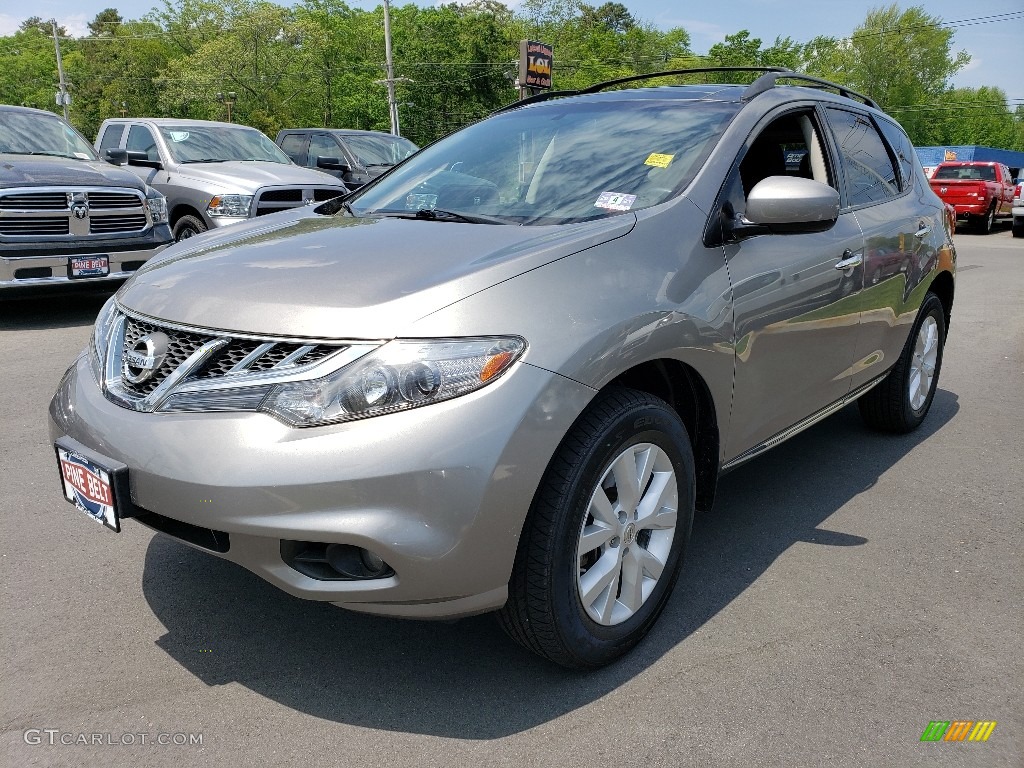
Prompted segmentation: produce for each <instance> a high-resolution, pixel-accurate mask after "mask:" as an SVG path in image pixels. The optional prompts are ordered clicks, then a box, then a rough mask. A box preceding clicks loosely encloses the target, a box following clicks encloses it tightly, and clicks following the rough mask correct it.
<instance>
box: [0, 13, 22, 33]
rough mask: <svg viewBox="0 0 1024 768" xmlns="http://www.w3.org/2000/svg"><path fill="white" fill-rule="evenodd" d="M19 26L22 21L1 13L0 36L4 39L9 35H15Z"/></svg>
mask: <svg viewBox="0 0 1024 768" xmlns="http://www.w3.org/2000/svg"><path fill="white" fill-rule="evenodd" d="M19 24H21V21H19V20H18V19H16V18H14V17H13V16H8V15H7V14H6V13H0V35H3V36H4V37H6V36H7V35H13V34H14V33H15V32H17V31H18V25H19Z"/></svg>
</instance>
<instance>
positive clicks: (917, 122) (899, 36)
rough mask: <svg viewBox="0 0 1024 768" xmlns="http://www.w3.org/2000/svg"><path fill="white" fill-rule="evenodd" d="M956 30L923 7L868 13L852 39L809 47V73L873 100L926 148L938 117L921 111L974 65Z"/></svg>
mask: <svg viewBox="0 0 1024 768" xmlns="http://www.w3.org/2000/svg"><path fill="white" fill-rule="evenodd" d="M952 44H953V30H951V29H947V28H945V27H943V26H942V19H940V18H939V17H937V16H932V15H930V14H928V13H927V12H926V11H925V10H924V8H923V7H922V6H919V5H917V6H913V7H911V8H908V9H907V10H905V11H901V10H900V8H899V6H897V5H895V4H893V5H890V6H887V7H884V8H874V9H872V10H870V11H869V12H868V15H867V17H866V18H865V19H864V22H863V24H861V25H860V26H858V27H857V28H856V29H855V30H854V32H853V34H852V35H851V36H850V37H849V38H846V39H843V40H840V39H836V38H828V37H819V38H815V39H814V40H812V41H811V42H810V43H809V44H808V45H807V46H806V47H805V49H804V54H805V57H806V62H807V64H806V66H807V70H808V72H810V73H812V74H817V75H820V76H822V77H825V78H827V79H830V80H833V81H835V82H839V83H841V84H843V85H846V86H848V87H850V88H853V89H854V90H857V91H860V92H861V93H864V94H866V95H867V96H870V97H871V98H873V99H874V100H875V101H877V102H878V103H879V105H881V107H882V108H883V109H884V110H886V111H887V112H889V113H890V114H892V115H893V116H894V117H895V118H896V119H897V120H899V121H900V122H901V123H902V124H903V127H904V128H905V129H906V130H907V132H908V133H909V134H910V138H911V139H913V141H914V143H916V144H924V143H926V141H922V139H926V138H927V136H928V134H929V125H930V123H931V120H932V118H931V117H930V116H929V115H928V114H927V113H926V112H925V111H924V110H922V109H921V107H922V106H924V105H928V104H931V103H934V102H935V101H936V100H938V99H939V98H941V96H942V94H943V93H944V92H945V91H946V90H947V88H948V85H949V80H950V78H951V77H952V76H953V75H955V74H956V73H957V72H958V71H960V70H961V69H962V68H963V67H964V66H966V64H967V63H968V62H969V61H970V56H969V55H968V54H967V53H966V52H965V51H960V52H958V53H954V52H953V50H952Z"/></svg>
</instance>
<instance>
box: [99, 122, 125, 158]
mask: <svg viewBox="0 0 1024 768" xmlns="http://www.w3.org/2000/svg"><path fill="white" fill-rule="evenodd" d="M122 136H124V125H122V124H121V123H111V124H110V125H108V126H107V127H106V128H105V129H104V130H103V135H102V136H100V152H102V151H103V150H104V149H116V148H117V147H118V146H120V145H121V137H122Z"/></svg>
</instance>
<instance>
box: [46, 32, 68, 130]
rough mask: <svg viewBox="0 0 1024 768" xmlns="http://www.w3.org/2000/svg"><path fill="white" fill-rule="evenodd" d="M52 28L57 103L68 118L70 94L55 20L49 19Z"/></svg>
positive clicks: (65, 117)
mask: <svg viewBox="0 0 1024 768" xmlns="http://www.w3.org/2000/svg"><path fill="white" fill-rule="evenodd" d="M50 25H51V26H52V28H53V48H54V50H55V51H57V74H58V75H59V76H60V92H59V93H58V94H57V98H58V99H59V101H58V103H59V104H60V105H61V106H62V107H64V119H65V120H67V119H68V105H69V104H70V103H71V95H70V94H69V93H68V84H67V82H65V80H64V62H63V61H62V60H61V58H60V39H59V38H58V37H57V20H56V19H50Z"/></svg>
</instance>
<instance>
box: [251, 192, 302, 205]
mask: <svg viewBox="0 0 1024 768" xmlns="http://www.w3.org/2000/svg"><path fill="white" fill-rule="evenodd" d="M260 202H263V203H301V202H302V190H301V189H268V190H267V191H266V192H264V193H263V194H262V195H260Z"/></svg>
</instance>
